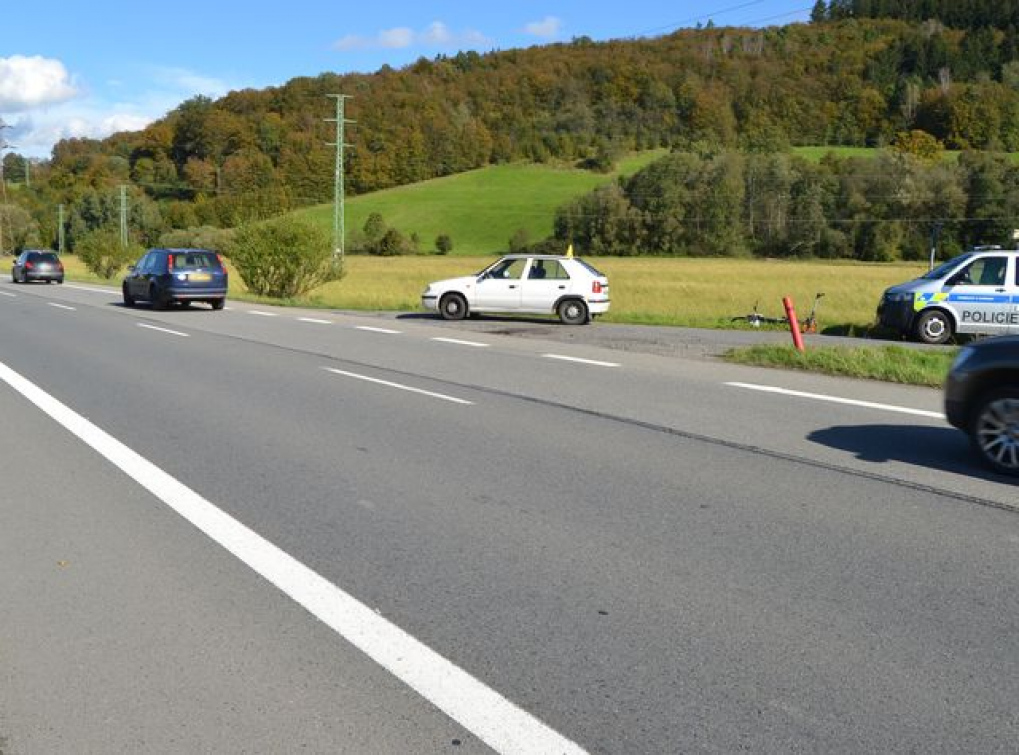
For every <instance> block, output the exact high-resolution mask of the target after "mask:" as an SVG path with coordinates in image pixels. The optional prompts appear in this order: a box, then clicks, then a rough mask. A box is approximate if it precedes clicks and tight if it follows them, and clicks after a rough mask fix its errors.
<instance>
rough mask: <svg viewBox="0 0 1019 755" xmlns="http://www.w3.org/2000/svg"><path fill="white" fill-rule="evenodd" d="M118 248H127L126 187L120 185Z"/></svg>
mask: <svg viewBox="0 0 1019 755" xmlns="http://www.w3.org/2000/svg"><path fill="white" fill-rule="evenodd" d="M120 246H121V248H125V249H126V248H127V186H126V185H124V184H121V185H120Z"/></svg>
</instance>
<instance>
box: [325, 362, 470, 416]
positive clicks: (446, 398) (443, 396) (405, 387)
mask: <svg viewBox="0 0 1019 755" xmlns="http://www.w3.org/2000/svg"><path fill="white" fill-rule="evenodd" d="M322 369H324V370H327V371H329V372H332V373H335V374H337V375H343V376H344V377H349V378H354V379H355V380H364V381H365V382H368V383H375V384H377V385H385V386H388V387H390V388H396V389H397V390H400V391H409V392H410V393H418V394H420V395H422V396H431V397H432V398H437V399H442V400H443V401H450V402H452V403H454V404H464V405H466V406H473V405H474V402H473V401H467V400H466V399H462V398H457V397H456V396H447V395H446V394H444V393H433V392H432V391H425V390H422V389H421V388H414V387H413V386H409V385H403V384H401V383H392V382H390V381H388V380H379V379H378V378H373V377H368V376H367V375H358V374H357V373H356V372H346V371H344V370H338V369H336V368H335V367H323V368H322Z"/></svg>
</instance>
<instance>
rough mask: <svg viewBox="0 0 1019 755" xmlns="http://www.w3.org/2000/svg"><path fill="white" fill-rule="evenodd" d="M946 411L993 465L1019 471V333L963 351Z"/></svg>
mask: <svg viewBox="0 0 1019 755" xmlns="http://www.w3.org/2000/svg"><path fill="white" fill-rule="evenodd" d="M945 415H946V416H947V418H948V421H949V423H950V424H952V425H953V426H955V427H957V428H959V429H960V430H962V431H963V432H965V433H966V434H967V435H969V437H970V440H971V441H972V443H973V447H974V448H975V449H976V451H977V453H978V454H979V455H980V456H981V458H982V459H983V460H984V461H985V462H986V463H987V464H989V465H990V466H991V468H993V469H995V470H996V471H998V472H1002V473H1004V474H1009V475H1019V336H999V337H996V338H986V339H982V340H979V341H974V342H972V343H970V344H967V345H966V346H963V347H962V349H960V350H959V355H958V356H957V357H956V359H955V362H953V364H952V367H951V369H950V370H949V371H948V380H947V382H946V383H945Z"/></svg>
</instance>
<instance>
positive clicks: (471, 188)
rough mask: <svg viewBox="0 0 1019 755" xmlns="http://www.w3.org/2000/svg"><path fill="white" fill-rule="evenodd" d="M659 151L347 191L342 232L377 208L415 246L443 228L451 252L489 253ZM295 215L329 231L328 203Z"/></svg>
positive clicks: (542, 226)
mask: <svg viewBox="0 0 1019 755" xmlns="http://www.w3.org/2000/svg"><path fill="white" fill-rule="evenodd" d="M665 154H666V151H665V150H653V151H649V152H641V153H638V154H634V155H630V156H628V157H626V158H624V159H623V160H621V161H620V162H619V164H618V165H617V167H616V170H615V171H614V172H612V173H608V174H603V173H592V172H591V171H587V170H578V169H575V168H565V167H560V168H557V167H551V166H547V165H532V164H523V163H516V164H512V165H495V166H491V167H488V168H481V169H479V170H472V171H469V172H467V173H460V174H458V175H455V176H447V177H445V178H436V179H433V180H431V181H422V182H421V183H416V184H411V185H409V186H400V187H397V188H394V189H387V190H385V191H376V192H372V193H371V194H365V195H363V196H359V197H348V198H347V200H346V224H347V230H348V234H349V232H350V231H351V230H353V229H360V228H363V227H364V224H365V221H366V220H367V219H368V216H369V215H370V214H371V213H373V212H378V213H381V215H382V218H383V220H384V221H385V222H386V225H387V226H389V227H391V228H396V229H398V230H399V231H400V232H401V233H403V234H404V235H405V236H407V237H408V238H409V237H410V236H411V234H412V233H416V234H417V235H418V236H419V238H420V239H421V250H422V251H425V252H427V251H430V250H433V249H434V248H435V238H436V237H437V236H438V235H439V234H442V233H445V234H448V235H449V236H450V238H452V239H453V251H452V254H453V255H457V256H471V255H478V254H495V253H498V252H501V251H505V250H506V249H507V247H508V245H509V239H510V237H512V236H513V234H514V233H516V232H517V230H519V229H521V228H523V229H525V230H526V231H527V232H528V234H529V235H530V239H531V240H532V241H538V240H540V239H543V238H546V237H547V236H550V235H551V234H552V221H553V220H554V218H555V211H556V208H557V207H559V206H560V205H562V204H564V203H566V202H568V201H570V200H571V199H574V198H575V197H578V196H582V195H583V194H586V193H587V192H589V191H592V190H593V189H595V188H597V187H598V186H601V185H603V184H606V183H609V182H611V181H613V180H615V179H616V178H617V177H618V176H621V175H632V174H633V173H636V172H637V171H638V170H640V169H641V168H642V167H644V166H645V165H648V164H649V163H651V162H653V161H654V160H656V159H658V158H660V157H662V156H663V155H665ZM295 214H296V215H297V216H298V217H302V218H305V219H307V220H309V221H311V222H312V223H315V224H316V225H319V226H321V227H322V228H326V229H328V230H329V232H330V233H332V228H333V206H332V204H324V205H316V206H315V207H309V208H305V209H302V210H298V211H297V212H296V213H295Z"/></svg>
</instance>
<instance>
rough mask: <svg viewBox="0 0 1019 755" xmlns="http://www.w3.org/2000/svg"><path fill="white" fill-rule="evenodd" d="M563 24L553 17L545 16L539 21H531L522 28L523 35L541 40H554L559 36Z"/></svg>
mask: <svg viewBox="0 0 1019 755" xmlns="http://www.w3.org/2000/svg"><path fill="white" fill-rule="evenodd" d="M562 26H563V22H562V21H561V20H559V19H558V18H556V17H555V16H545V18H543V19H542V20H541V21H532V22H531V23H529V24H526V25H525V26H524V33H525V34H530V35H532V36H535V37H541V38H542V39H554V38H555V37H558V36H559V31H560V29H562Z"/></svg>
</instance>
